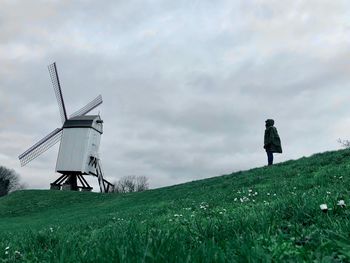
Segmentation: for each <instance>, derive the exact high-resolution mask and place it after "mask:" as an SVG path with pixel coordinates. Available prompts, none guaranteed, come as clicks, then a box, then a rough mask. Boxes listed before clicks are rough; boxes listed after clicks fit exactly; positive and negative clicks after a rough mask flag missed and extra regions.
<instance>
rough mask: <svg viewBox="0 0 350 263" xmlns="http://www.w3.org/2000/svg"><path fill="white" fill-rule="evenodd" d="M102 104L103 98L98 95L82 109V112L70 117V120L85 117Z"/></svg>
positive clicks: (79, 111)
mask: <svg viewBox="0 0 350 263" xmlns="http://www.w3.org/2000/svg"><path fill="white" fill-rule="evenodd" d="M100 104H102V96H101V95H98V96H97V97H96V98H95V99H93V100H92V101H90V102H89V103H88V104H86V105H85V106H84V107H82V108H81V109H80V110H78V111H76V112H74V113H73V114H72V115H70V116H69V118H73V117H77V116H83V115H85V114H86V113H88V112H90V111H92V110H93V109H95V108H96V107H97V106H98V105H100Z"/></svg>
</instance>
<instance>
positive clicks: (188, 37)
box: [0, 0, 350, 189]
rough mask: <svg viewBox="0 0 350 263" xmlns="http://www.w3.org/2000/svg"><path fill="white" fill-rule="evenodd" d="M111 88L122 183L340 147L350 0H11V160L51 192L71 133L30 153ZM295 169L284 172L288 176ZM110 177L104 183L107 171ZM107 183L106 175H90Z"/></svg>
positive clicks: (0, 52) (7, 152) (110, 158)
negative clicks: (271, 135) (268, 149)
mask: <svg viewBox="0 0 350 263" xmlns="http://www.w3.org/2000/svg"><path fill="white" fill-rule="evenodd" d="M53 62H56V63H57V68H58V74H59V78H60V82H61V87H62V92H63V97H64V100H65V104H66V108H67V111H68V114H70V113H73V112H74V111H76V110H78V109H79V108H81V107H82V106H84V105H85V104H86V103H88V102H89V101H90V100H92V99H93V98H95V97H96V96H97V95H99V94H101V95H102V97H103V104H102V105H101V106H99V107H98V108H97V109H96V110H94V111H93V112H91V114H98V113H99V114H100V115H101V118H102V119H103V120H104V133H103V135H102V139H101V145H100V157H101V160H102V164H103V169H104V174H105V177H106V179H108V180H109V181H112V182H114V181H117V180H118V179H120V178H121V177H123V176H128V175H136V176H139V175H140V176H146V177H147V178H148V179H149V184H150V187H151V188H157V187H163V186H168V185H174V184H179V183H184V182H188V181H193V180H198V179H202V178H207V177H213V176H219V175H222V174H229V173H232V172H234V171H240V170H247V169H251V168H254V167H261V166H264V165H266V163H267V158H266V153H265V152H264V149H263V137H264V129H265V126H264V125H265V120H266V119H268V118H272V119H274V120H275V126H276V127H277V129H278V132H279V135H280V137H281V141H282V148H283V153H282V154H276V155H275V162H276V163H278V162H283V161H286V160H290V159H298V158H301V157H303V156H310V155H312V154H314V153H317V152H324V151H331V150H337V149H340V148H341V147H340V145H339V143H338V142H337V139H338V138H341V139H350V134H349V131H350V117H349V113H350V108H349V102H348V101H349V98H350V87H349V83H350V74H349V72H350V2H349V1H347V0H332V1H329V0H317V1H316V0H308V1H299V0H296V1H283V0H282V1H281V0H267V1H262V0H217V1H211V0H186V1H184V0H178V1H173V0H161V1H160V0H142V1H140V0H139V1H136V0H128V1H121V0H118V1H115V0H114V1H88V0H86V1H57V0H52V1H24V0H23V1H15V0H0V65H1V66H0V113H1V115H0V143H1V147H0V165H3V166H6V167H8V168H11V169H14V170H15V171H16V172H18V173H19V175H20V177H21V180H22V182H23V183H25V184H26V185H27V187H28V188H33V189H47V188H49V184H50V182H53V181H54V180H55V179H56V178H57V177H58V176H59V175H58V174H56V173H55V165H56V158H57V154H58V147H59V144H57V145H55V146H54V147H52V148H51V149H49V150H48V151H47V152H45V153H43V154H42V155H41V156H40V157H38V158H37V159H35V160H33V161H32V162H30V163H29V164H27V165H26V166H24V167H21V166H20V162H19V160H18V155H19V154H21V153H22V152H24V151H25V150H26V149H27V148H29V147H30V146H31V145H32V144H34V143H35V142H37V141H38V140H40V139H41V138H43V137H44V136H45V135H47V134H48V133H50V132H51V131H52V130H54V129H55V128H57V127H61V120H60V114H59V109H58V105H57V101H56V98H55V95H54V91H53V87H52V84H51V81H50V76H49V73H48V69H47V66H48V65H49V64H51V63H53ZM281 176H283V175H281ZM96 181H97V180H96ZM89 182H90V183H91V184H92V185H93V186H95V187H96V186H97V184H96V183H97V182H95V180H94V178H89Z"/></svg>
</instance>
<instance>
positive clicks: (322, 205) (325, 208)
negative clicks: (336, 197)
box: [320, 204, 328, 212]
mask: <svg viewBox="0 0 350 263" xmlns="http://www.w3.org/2000/svg"><path fill="white" fill-rule="evenodd" d="M320 208H321V210H322V211H323V212H327V211H328V207H327V205H326V204H321V205H320Z"/></svg>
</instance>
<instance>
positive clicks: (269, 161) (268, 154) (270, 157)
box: [266, 151, 273, 165]
mask: <svg viewBox="0 0 350 263" xmlns="http://www.w3.org/2000/svg"><path fill="white" fill-rule="evenodd" d="M266 153H267V162H268V165H272V164H273V153H272V152H270V151H266Z"/></svg>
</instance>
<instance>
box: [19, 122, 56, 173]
mask: <svg viewBox="0 0 350 263" xmlns="http://www.w3.org/2000/svg"><path fill="white" fill-rule="evenodd" d="M61 136H62V128H57V129H55V130H54V131H52V132H51V133H50V134H48V135H47V136H45V137H44V138H43V139H41V140H40V141H38V142H37V143H36V144H34V145H33V146H32V147H30V148H29V149H28V150H26V151H25V152H24V153H22V154H21V155H20V156H18V159H19V160H20V162H21V166H25V165H26V164H27V163H29V162H30V161H31V160H33V159H35V158H36V157H38V156H39V155H40V154H42V153H43V152H45V151H46V150H48V149H49V148H50V147H51V146H53V145H55V144H56V143H57V142H58V141H59V140H60V139H61Z"/></svg>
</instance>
